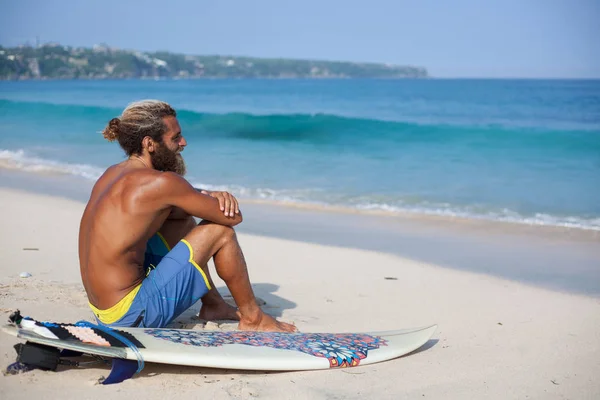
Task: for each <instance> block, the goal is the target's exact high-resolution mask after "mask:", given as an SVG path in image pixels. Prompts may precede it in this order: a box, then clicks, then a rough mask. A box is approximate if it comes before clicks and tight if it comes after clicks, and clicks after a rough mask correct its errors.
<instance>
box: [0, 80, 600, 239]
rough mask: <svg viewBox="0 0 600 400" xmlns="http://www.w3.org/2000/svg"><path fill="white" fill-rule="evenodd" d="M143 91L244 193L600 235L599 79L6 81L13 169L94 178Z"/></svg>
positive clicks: (2, 151) (4, 115)
mask: <svg viewBox="0 0 600 400" xmlns="http://www.w3.org/2000/svg"><path fill="white" fill-rule="evenodd" d="M145 98H153V99H161V100H165V101H167V102H169V103H171V104H172V105H173V106H174V107H175V108H176V109H177V111H178V117H179V120H180V123H181V126H182V129H183V134H184V136H185V138H186V139H187V141H188V146H187V147H186V149H185V151H184V152H183V153H182V154H183V156H184V158H185V160H186V163H187V165H188V174H187V178H188V179H189V180H190V181H191V182H192V183H193V184H194V185H196V186H199V187H203V188H207V189H221V190H228V191H231V192H232V193H233V194H234V195H236V196H238V197H239V198H240V199H261V200H266V201H273V202H283V203H293V204H303V205H307V206H311V205H314V206H318V207H326V208H327V207H333V208H344V209H352V210H354V211H357V212H361V211H370V210H375V211H383V212H386V213H392V214H393V213H416V214H426V215H442V216H449V217H453V216H456V217H464V218H475V219H485V220H493V221H509V222H516V223H522V224H535V225H552V226H565V227H572V228H579V229H587V230H600V80H450V79H448V80H444V79H426V80H408V79H407V80H366V79H365V80H123V81H85V80H81V81H23V82H6V81H5V82H0V168H9V169H17V170H24V171H30V172H32V173H37V174H49V173H50V174H62V175H74V176H79V177H83V178H85V179H89V180H95V179H96V178H98V176H100V174H101V173H102V172H103V171H104V169H105V168H106V167H107V166H109V165H111V164H113V163H116V162H119V161H121V160H123V159H124V158H125V156H124V153H123V152H122V150H121V149H120V148H119V147H118V145H117V144H115V143H109V142H107V141H106V140H104V139H103V137H102V135H101V133H100V132H101V131H102V129H103V128H104V127H105V126H106V124H107V122H108V121H109V120H110V119H111V118H112V117H115V116H118V115H119V114H120V112H121V111H122V109H123V108H124V107H125V106H126V105H127V104H128V103H130V102H132V101H135V100H139V99H145ZM242 210H243V208H242Z"/></svg>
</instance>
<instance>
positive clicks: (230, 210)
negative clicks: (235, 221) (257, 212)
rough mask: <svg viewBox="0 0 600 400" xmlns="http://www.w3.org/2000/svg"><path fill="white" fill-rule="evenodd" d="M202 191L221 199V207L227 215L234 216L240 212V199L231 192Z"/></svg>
mask: <svg viewBox="0 0 600 400" xmlns="http://www.w3.org/2000/svg"><path fill="white" fill-rule="evenodd" d="M200 193H202V194H207V195H209V196H210V197H214V198H215V199H217V200H219V207H220V208H221V211H223V214H225V216H226V217H233V216H234V213H235V214H239V213H240V208H239V204H238V201H237V199H236V198H235V197H233V195H232V194H231V193H229V192H209V191H207V190H201V191H200Z"/></svg>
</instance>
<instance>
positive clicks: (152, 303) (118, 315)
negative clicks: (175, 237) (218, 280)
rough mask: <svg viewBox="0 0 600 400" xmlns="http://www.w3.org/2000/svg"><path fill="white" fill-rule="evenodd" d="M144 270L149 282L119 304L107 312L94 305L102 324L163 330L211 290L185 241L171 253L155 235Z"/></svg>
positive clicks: (163, 240) (148, 246)
mask: <svg viewBox="0 0 600 400" xmlns="http://www.w3.org/2000/svg"><path fill="white" fill-rule="evenodd" d="M144 268H145V269H146V278H145V279H144V280H143V281H142V283H140V284H139V285H138V286H136V287H135V288H134V289H133V290H132V291H131V292H129V293H128V294H127V295H126V296H125V297H124V298H123V299H121V300H120V301H119V302H118V303H117V304H115V305H114V306H112V307H111V308H109V309H107V310H99V309H97V308H96V307H94V306H93V305H92V304H90V308H91V309H92V311H93V312H94V315H95V316H96V319H97V320H98V323H100V324H103V325H106V326H120V327H145V328H163V327H165V326H166V325H168V324H169V323H170V322H171V321H173V320H174V319H175V318H177V316H179V315H180V314H181V313H182V312H184V311H185V310H187V309H188V308H190V307H191V306H192V305H194V304H195V303H196V302H197V301H198V300H199V299H200V298H201V297H202V296H204V295H205V294H206V293H207V292H208V291H209V290H210V283H209V281H208V278H207V276H206V274H205V273H204V271H203V270H202V268H200V266H199V265H198V264H196V262H195V261H194V250H193V249H192V246H191V245H190V244H189V243H188V242H187V241H186V240H185V239H182V240H181V241H180V242H179V243H177V245H175V247H173V248H172V249H170V248H169V245H168V244H167V242H166V240H165V239H164V238H163V237H162V235H161V234H160V233H157V234H156V235H154V236H153V237H152V238H150V240H149V241H148V243H147V244H146V254H145V259H144Z"/></svg>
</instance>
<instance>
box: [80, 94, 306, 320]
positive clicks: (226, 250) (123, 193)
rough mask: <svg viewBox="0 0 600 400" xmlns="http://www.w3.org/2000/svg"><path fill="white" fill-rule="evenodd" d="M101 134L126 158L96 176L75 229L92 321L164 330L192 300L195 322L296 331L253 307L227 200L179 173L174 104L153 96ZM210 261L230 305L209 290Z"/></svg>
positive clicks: (234, 208)
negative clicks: (199, 305)
mask: <svg viewBox="0 0 600 400" xmlns="http://www.w3.org/2000/svg"><path fill="white" fill-rule="evenodd" d="M103 135H104V137H105V138H106V139H108V140H109V141H114V140H118V142H119V144H120V145H121V147H122V148H123V150H124V151H125V153H126V154H127V156H128V159H127V160H125V161H123V162H121V163H119V164H116V165H113V166H111V167H110V168H108V169H107V170H106V171H105V172H104V174H103V175H102V176H101V177H100V179H98V181H97V182H96V184H95V185H94V188H93V190H92V193H91V196H90V200H89V202H88V204H87V206H86V208H85V211H84V214H83V217H82V219H81V225H80V230H79V262H80V269H81V277H82V280H83V285H84V287H85V290H86V292H87V295H88V300H89V303H90V307H91V309H92V310H93V312H94V314H95V315H96V318H97V319H98V321H99V323H102V324H104V325H108V326H139V327H164V326H166V325H167V324H168V323H170V322H171V321H172V320H173V319H174V318H176V317H177V316H178V315H180V314H181V313H182V312H183V311H185V310H186V309H188V308H189V307H190V306H192V305H193V304H194V303H196V302H197V301H198V300H199V299H201V300H202V308H201V309H200V314H199V317H200V318H202V319H205V320H215V319H233V320H238V321H239V329H241V330H259V331H281V332H293V331H295V330H296V329H295V327H294V326H293V325H290V324H286V323H284V322H279V321H277V320H275V319H274V318H273V317H271V316H269V315H267V314H265V313H263V311H262V310H261V309H260V307H259V306H258V305H257V303H256V299H255V297H254V293H253V291H252V287H251V285H250V280H249V277H248V270H247V268H246V263H245V261H244V256H243V254H242V250H241V249H240V246H239V244H238V241H237V238H236V235H235V231H234V229H233V226H235V225H237V224H239V223H240V222H242V214H241V213H240V210H239V205H238V202H237V200H236V198H235V197H233V196H232V195H231V194H229V193H227V192H207V191H198V190H196V189H194V188H193V187H192V186H191V185H190V184H189V183H188V182H187V181H186V180H185V179H184V178H183V177H182V176H183V175H184V173H185V164H184V162H183V158H182V156H181V154H180V152H181V151H182V150H183V149H184V148H185V146H186V145H187V142H186V140H185V139H184V137H183V136H182V134H181V128H180V126H179V122H178V121H177V118H176V112H175V110H173V108H171V106H169V105H168V104H167V103H164V102H160V101H156V100H144V101H140V102H136V103H133V104H130V105H129V106H128V107H127V108H126V109H125V110H124V111H123V114H122V115H121V116H120V117H119V118H113V119H112V120H111V121H110V122H109V124H108V126H107V127H106V128H105V129H104V131H103ZM193 217H197V218H200V219H202V222H200V223H199V224H196V222H195V220H194V218H193ZM211 258H213V260H214V264H215V268H216V271H217V274H218V275H219V277H221V279H223V281H225V283H226V284H227V287H228V288H229V290H230V292H231V294H232V296H233V299H234V300H235V302H236V304H237V306H238V308H237V309H236V308H235V307H232V306H230V305H229V304H227V303H226V302H225V301H224V300H223V298H222V297H221V296H220V294H219V293H218V292H217V290H216V289H215V287H214V284H213V281H212V279H211V276H210V273H209V271H208V267H207V263H208V261H209V260H210V259H211Z"/></svg>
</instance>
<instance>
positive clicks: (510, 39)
mask: <svg viewBox="0 0 600 400" xmlns="http://www.w3.org/2000/svg"><path fill="white" fill-rule="evenodd" d="M36 40H39V42H40V43H47V42H58V43H60V44H63V45H70V46H84V47H91V46H93V45H94V44H100V43H105V44H108V45H110V46H112V47H118V48H123V49H132V50H141V51H155V50H167V51H172V52H177V53H185V54H194V55H199V54H222V55H238V56H253V57H271V58H272V57H277V58H297V59H319V60H343V61H357V62H383V63H391V64H398V65H415V66H423V67H425V68H427V70H428V71H429V74H430V75H431V76H433V77H440V78H450V77H491V78H501V77H521V78H600V0H496V1H491V0H413V1H409V0H368V1H357V0H345V1H338V0H329V1H328V0H297V1H286V0H229V1H228V0H169V1H167V0H159V1H157V0H145V1H138V0H101V1H98V0H87V1H85V0H52V1H50V0H0V45H2V46H5V47H10V46H17V45H20V44H25V43H29V44H35V43H36Z"/></svg>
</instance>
